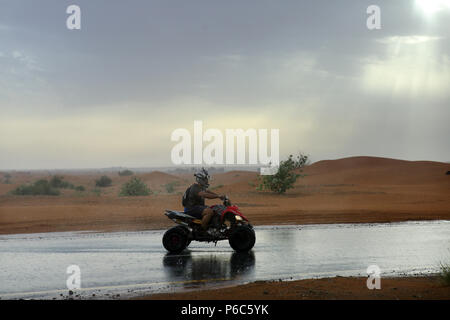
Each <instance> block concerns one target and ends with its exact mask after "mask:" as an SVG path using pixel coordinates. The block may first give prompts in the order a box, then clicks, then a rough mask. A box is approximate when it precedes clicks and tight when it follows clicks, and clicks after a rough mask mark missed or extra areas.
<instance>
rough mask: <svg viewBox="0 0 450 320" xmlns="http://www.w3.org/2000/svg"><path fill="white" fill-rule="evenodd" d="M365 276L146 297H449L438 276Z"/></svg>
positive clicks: (217, 298) (259, 284) (149, 297)
mask: <svg viewBox="0 0 450 320" xmlns="http://www.w3.org/2000/svg"><path fill="white" fill-rule="evenodd" d="M366 281H367V279H366V278H352V277H336V278H326V279H310V280H299V281H288V282H286V281H283V282H279V281H275V282H265V281H264V282H263V281H258V282H254V283H250V284H246V285H241V286H236V287H229V288H220V289H209V290H199V291H189V292H180V293H165V294H155V295H150V296H147V297H142V298H141V299H148V300H334V299H337V300H347V299H351V300H355V299H364V300H378V299H381V300H420V299H424V300H449V299H450V287H449V286H444V285H443V284H442V282H441V280H440V279H439V278H438V277H409V278H390V279H381V289H379V290H376V289H374V290H369V289H367V286H366Z"/></svg>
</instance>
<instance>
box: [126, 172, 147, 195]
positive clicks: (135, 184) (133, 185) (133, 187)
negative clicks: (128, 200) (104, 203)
mask: <svg viewBox="0 0 450 320" xmlns="http://www.w3.org/2000/svg"><path fill="white" fill-rule="evenodd" d="M149 194H150V189H149V188H148V187H147V185H146V184H145V183H144V182H143V181H142V180H141V179H139V178H137V177H134V178H132V179H131V180H130V181H128V182H127V183H125V184H123V185H122V190H121V191H120V193H119V196H125V197H126V196H148V195H149Z"/></svg>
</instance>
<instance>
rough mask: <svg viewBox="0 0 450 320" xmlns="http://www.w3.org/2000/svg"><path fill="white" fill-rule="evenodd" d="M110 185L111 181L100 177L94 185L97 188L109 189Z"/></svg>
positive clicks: (105, 177) (108, 178)
mask: <svg viewBox="0 0 450 320" xmlns="http://www.w3.org/2000/svg"><path fill="white" fill-rule="evenodd" d="M111 183H112V180H111V178H110V177H108V176H101V177H100V179H98V180H95V185H96V186H97V187H102V188H103V187H109V186H110V185H111Z"/></svg>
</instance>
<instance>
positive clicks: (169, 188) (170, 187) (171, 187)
mask: <svg viewBox="0 0 450 320" xmlns="http://www.w3.org/2000/svg"><path fill="white" fill-rule="evenodd" d="M177 185H178V181H172V182H169V183H168V184H166V185H165V188H166V191H167V192H168V193H173V192H174V191H175V187H176V186H177Z"/></svg>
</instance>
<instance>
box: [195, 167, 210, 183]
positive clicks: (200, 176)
mask: <svg viewBox="0 0 450 320" xmlns="http://www.w3.org/2000/svg"><path fill="white" fill-rule="evenodd" d="M194 177H195V180H196V181H197V183H198V184H199V185H201V186H202V187H204V188H207V187H209V179H210V176H209V174H208V171H207V170H206V169H205V168H202V169H201V170H200V171H198V172H197V173H195V174H194Z"/></svg>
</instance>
